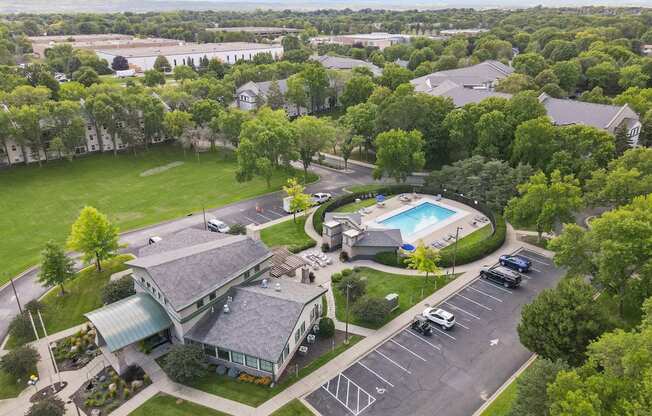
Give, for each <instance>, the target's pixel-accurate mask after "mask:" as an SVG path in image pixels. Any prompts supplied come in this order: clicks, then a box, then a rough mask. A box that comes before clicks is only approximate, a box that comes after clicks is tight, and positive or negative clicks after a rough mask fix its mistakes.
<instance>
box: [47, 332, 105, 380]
mask: <svg viewBox="0 0 652 416" xmlns="http://www.w3.org/2000/svg"><path fill="white" fill-rule="evenodd" d="M51 346H52V354H53V355H54V359H55V360H56V362H57V368H58V369H59V371H70V370H78V369H80V368H82V367H84V366H85V365H86V364H88V363H89V362H91V361H92V360H93V358H95V357H97V356H98V355H99V354H100V350H99V348H97V345H95V330H94V329H92V328H91V327H90V325H87V326H86V327H84V328H82V329H80V330H79V331H77V333H75V334H73V335H71V336H69V337H66V338H63V339H60V340H58V341H56V342H53V343H52V344H51Z"/></svg>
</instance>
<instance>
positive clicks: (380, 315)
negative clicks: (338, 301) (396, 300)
mask: <svg viewBox="0 0 652 416" xmlns="http://www.w3.org/2000/svg"><path fill="white" fill-rule="evenodd" d="M352 312H353V314H354V315H355V316H357V317H358V319H360V320H361V321H364V322H368V323H370V324H371V325H377V326H380V325H382V324H383V323H384V322H385V321H386V320H387V317H388V316H389V314H390V312H391V306H390V305H389V302H387V301H386V300H385V298H383V297H381V296H371V295H364V296H362V297H361V298H360V299H359V300H357V301H356V302H355V303H354V304H353V307H352Z"/></svg>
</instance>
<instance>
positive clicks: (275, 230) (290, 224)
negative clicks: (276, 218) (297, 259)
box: [260, 215, 316, 253]
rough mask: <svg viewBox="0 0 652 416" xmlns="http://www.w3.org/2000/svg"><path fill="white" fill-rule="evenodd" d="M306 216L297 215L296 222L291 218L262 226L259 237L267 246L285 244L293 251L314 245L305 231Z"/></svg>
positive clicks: (296, 251)
mask: <svg viewBox="0 0 652 416" xmlns="http://www.w3.org/2000/svg"><path fill="white" fill-rule="evenodd" d="M305 225H306V216H305V215H302V216H300V217H299V216H297V222H294V221H293V220H292V219H289V220H287V221H283V222H280V223H278V224H275V225H272V226H271V227H267V228H263V229H262V230H261V231H260V238H261V239H262V240H263V242H264V243H265V244H267V246H268V247H279V246H287V247H288V250H290V251H291V252H293V253H298V252H299V251H302V250H305V249H306V248H309V247H314V246H315V244H316V243H315V240H313V239H312V238H310V237H309V236H308V234H306V231H305Z"/></svg>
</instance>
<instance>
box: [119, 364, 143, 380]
mask: <svg viewBox="0 0 652 416" xmlns="http://www.w3.org/2000/svg"><path fill="white" fill-rule="evenodd" d="M143 377H145V371H143V369H142V368H140V367H139V366H137V365H133V364H132V365H130V366H128V367H127V368H125V370H124V371H123V372H122V379H121V380H120V381H123V382H125V383H131V382H132V381H134V380H142V379H143Z"/></svg>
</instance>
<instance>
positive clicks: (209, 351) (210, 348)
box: [204, 344, 217, 357]
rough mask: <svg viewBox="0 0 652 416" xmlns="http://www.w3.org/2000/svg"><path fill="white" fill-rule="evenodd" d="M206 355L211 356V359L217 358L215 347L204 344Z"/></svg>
mask: <svg viewBox="0 0 652 416" xmlns="http://www.w3.org/2000/svg"><path fill="white" fill-rule="evenodd" d="M204 353H205V354H206V355H210V356H211V357H215V356H217V354H216V353H215V347H214V346H212V345H208V344H204Z"/></svg>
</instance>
